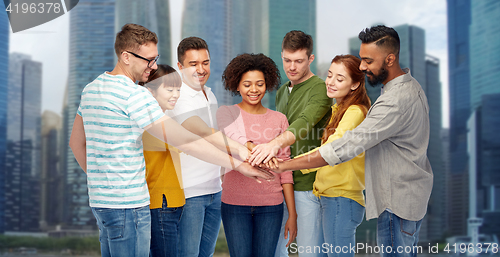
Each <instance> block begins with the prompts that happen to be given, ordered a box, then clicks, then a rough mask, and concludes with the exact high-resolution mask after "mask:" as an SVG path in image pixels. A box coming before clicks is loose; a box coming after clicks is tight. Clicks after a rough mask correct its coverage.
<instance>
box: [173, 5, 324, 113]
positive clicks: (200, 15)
mask: <svg viewBox="0 0 500 257" xmlns="http://www.w3.org/2000/svg"><path fill="white" fill-rule="evenodd" d="M289 17H293V19H290V18H289ZM206 21H210V22H206ZM290 30H302V31H304V32H305V33H307V34H310V35H311V36H312V37H313V39H315V38H316V2H315V1H299V0H293V1H284V0H276V1H265V0H257V1H251V2H249V1H228V0H214V1H202V0H186V1H185V2H184V12H183V20H182V38H185V37H189V36H198V37H201V38H203V39H204V40H205V41H207V44H208V47H209V50H210V58H211V66H210V67H211V69H210V70H211V75H210V79H209V80H208V82H207V86H209V87H211V88H212V90H213V92H214V93H215V95H216V97H217V100H218V101H219V106H220V105H231V104H234V103H238V102H239V101H240V99H241V98H238V97H234V96H232V95H231V94H230V93H229V92H226V91H225V90H224V88H223V86H222V81H221V78H222V72H223V71H224V69H225V67H226V66H227V64H228V63H229V62H230V61H231V59H233V58H234V57H236V56H237V55H238V54H242V53H263V54H265V55H267V56H269V57H271V59H273V61H274V62H275V63H276V65H277V66H278V67H279V69H280V74H281V80H282V82H284V81H287V78H286V74H285V73H284V71H283V62H282V60H281V42H282V41H283V37H284V36H285V34H286V33H287V32H289V31H290ZM315 67H316V62H313V64H312V65H311V69H312V70H313V72H315V71H316V68H315ZM275 95H276V92H270V93H266V96H265V97H264V99H263V100H262V103H263V105H264V106H266V107H268V108H271V109H276V108H275V104H274V101H275Z"/></svg>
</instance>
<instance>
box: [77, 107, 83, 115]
mask: <svg viewBox="0 0 500 257" xmlns="http://www.w3.org/2000/svg"><path fill="white" fill-rule="evenodd" d="M76 114H78V115H80V117H83V114H82V106H81V105H79V106H78V110H77V111H76Z"/></svg>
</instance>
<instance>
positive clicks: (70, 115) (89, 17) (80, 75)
mask: <svg viewBox="0 0 500 257" xmlns="http://www.w3.org/2000/svg"><path fill="white" fill-rule="evenodd" d="M70 15H71V16H70V29H69V31H70V34H69V52H70V54H69V75H68V89H67V98H66V105H65V106H66V108H65V109H64V111H65V112H67V113H66V115H65V116H66V117H65V119H64V123H66V124H63V127H64V128H65V129H66V131H65V132H63V133H67V134H66V138H65V139H64V142H63V145H64V147H65V148H64V149H63V151H66V154H65V156H66V163H65V164H64V165H65V166H66V167H65V168H66V174H65V176H66V184H65V186H66V189H65V196H66V199H65V204H64V205H65V208H66V209H67V212H66V213H65V217H64V222H65V224H66V225H67V226H68V227H77V228H86V229H90V228H92V229H94V228H95V219H94V216H93V215H92V212H91V209H90V207H89V198H88V192H87V176H86V175H85V172H83V170H82V169H81V168H80V166H79V165H78V163H77V162H76V159H75V157H74V155H73V153H72V152H71V149H70V148H69V147H68V142H69V136H70V135H71V130H72V128H73V121H74V118H75V115H76V111H77V109H78V106H79V105H80V98H81V93H82V90H83V88H84V87H85V86H86V85H87V84H88V83H90V82H92V81H93V80H94V79H95V78H96V77H97V76H99V75H100V74H101V73H103V72H105V71H111V70H113V67H114V64H115V63H114V56H115V51H114V40H115V26H114V24H115V1H114V0H80V1H79V2H78V5H77V6H75V7H74V8H73V9H72V10H71V12H70Z"/></svg>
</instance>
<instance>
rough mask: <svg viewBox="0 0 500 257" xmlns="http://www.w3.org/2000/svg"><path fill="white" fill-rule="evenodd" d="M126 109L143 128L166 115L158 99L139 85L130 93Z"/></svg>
mask: <svg viewBox="0 0 500 257" xmlns="http://www.w3.org/2000/svg"><path fill="white" fill-rule="evenodd" d="M126 111H127V113H128V115H129V116H130V119H131V120H133V121H135V122H136V123H137V125H138V126H139V127H141V128H144V127H146V126H148V125H150V124H151V123H153V122H155V121H156V120H158V119H160V118H161V117H163V116H164V115H165V114H163V111H162V110H161V108H160V105H159V104H158V102H157V101H156V99H155V98H154V97H153V96H152V95H151V93H150V92H149V91H148V90H147V89H145V88H143V87H138V88H137V89H136V90H135V91H134V92H132V93H131V94H130V96H129V98H128V100H127V109H126Z"/></svg>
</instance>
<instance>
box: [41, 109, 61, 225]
mask: <svg viewBox="0 0 500 257" xmlns="http://www.w3.org/2000/svg"><path fill="white" fill-rule="evenodd" d="M60 133H61V117H60V116H59V115H58V114H56V113H54V112H52V111H44V112H43V114H42V131H41V141H42V142H41V152H42V163H41V164H42V165H41V168H40V169H41V174H40V228H41V230H42V231H47V230H54V229H55V226H57V225H59V224H61V223H62V213H63V212H62V210H63V208H64V205H63V200H64V199H63V197H64V194H61V192H64V177H63V174H62V172H61V170H60V169H59V162H60V158H59V152H60V151H59V134H60Z"/></svg>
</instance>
